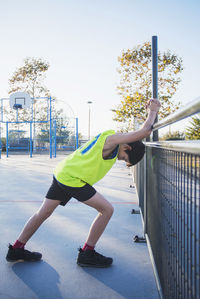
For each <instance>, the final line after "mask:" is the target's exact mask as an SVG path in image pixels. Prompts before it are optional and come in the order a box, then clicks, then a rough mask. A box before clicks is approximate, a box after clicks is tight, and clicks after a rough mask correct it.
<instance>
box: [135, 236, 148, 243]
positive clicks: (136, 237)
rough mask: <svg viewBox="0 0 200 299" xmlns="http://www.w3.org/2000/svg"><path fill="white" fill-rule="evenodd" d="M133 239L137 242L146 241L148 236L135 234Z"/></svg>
mask: <svg viewBox="0 0 200 299" xmlns="http://www.w3.org/2000/svg"><path fill="white" fill-rule="evenodd" d="M133 240H134V242H135V243H146V242H147V241H146V238H144V237H138V236H135V237H134V239H133Z"/></svg>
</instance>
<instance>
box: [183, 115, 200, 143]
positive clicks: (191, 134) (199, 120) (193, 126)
mask: <svg viewBox="0 0 200 299" xmlns="http://www.w3.org/2000/svg"><path fill="white" fill-rule="evenodd" d="M185 136H186V138H187V139H191V140H199V139H200V114H199V115H198V116H195V117H192V120H191V121H190V126H188V127H187V128H186V131H185Z"/></svg>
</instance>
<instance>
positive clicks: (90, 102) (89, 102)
mask: <svg viewBox="0 0 200 299" xmlns="http://www.w3.org/2000/svg"><path fill="white" fill-rule="evenodd" d="M87 103H88V105H89V118H88V140H90V105H91V104H92V101H88V102H87Z"/></svg>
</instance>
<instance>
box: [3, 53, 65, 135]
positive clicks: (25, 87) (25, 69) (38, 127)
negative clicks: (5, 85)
mask: <svg viewBox="0 0 200 299" xmlns="http://www.w3.org/2000/svg"><path fill="white" fill-rule="evenodd" d="M49 67H50V64H49V62H47V61H45V60H43V59H42V58H34V57H28V58H26V59H24V61H23V64H22V66H20V67H19V68H18V69H17V70H16V71H15V72H14V74H13V75H12V76H11V78H10V79H9V87H10V89H9V93H13V92H16V91H24V92H27V93H28V94H29V95H30V96H31V97H32V98H34V99H35V98H37V97H39V98H41V97H49V96H50V91H49V89H48V88H47V87H46V86H45V85H44V80H45V78H46V72H47V71H48V69H49ZM48 110H49V101H48V100H45V99H44V100H38V99H35V100H34V102H33V121H46V120H47V114H48ZM5 113H6V114H7V118H8V120H9V121H15V120H16V117H15V111H14V110H13V109H8V110H7V111H5ZM18 113H19V119H20V120H22V121H29V120H31V118H32V111H31V110H28V109H26V110H25V109H21V111H18ZM52 116H53V118H54V119H56V120H57V134H59V133H61V132H62V134H63V135H65V136H68V135H69V130H68V129H67V125H66V124H68V121H67V117H66V116H65V115H64V113H63V110H62V109H60V110H59V109H58V108H57V106H56V100H54V101H52ZM63 123H65V126H64V125H63ZM15 127H16V128H17V127H18V125H16V126H15ZM64 127H65V128H64ZM36 135H37V137H38V138H42V137H43V138H48V137H47V136H48V135H49V123H43V124H37V123H34V136H35V137H36Z"/></svg>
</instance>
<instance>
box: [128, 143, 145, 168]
mask: <svg viewBox="0 0 200 299" xmlns="http://www.w3.org/2000/svg"><path fill="white" fill-rule="evenodd" d="M128 145H129V146H131V148H132V150H126V153H127V154H128V159H129V162H130V163H131V165H135V164H137V163H138V162H139V161H140V160H142V158H143V157H144V153H145V145H144V144H143V143H142V142H141V141H134V142H131V143H128Z"/></svg>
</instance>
